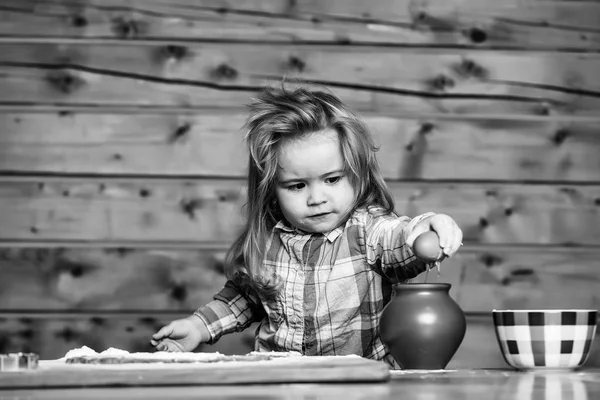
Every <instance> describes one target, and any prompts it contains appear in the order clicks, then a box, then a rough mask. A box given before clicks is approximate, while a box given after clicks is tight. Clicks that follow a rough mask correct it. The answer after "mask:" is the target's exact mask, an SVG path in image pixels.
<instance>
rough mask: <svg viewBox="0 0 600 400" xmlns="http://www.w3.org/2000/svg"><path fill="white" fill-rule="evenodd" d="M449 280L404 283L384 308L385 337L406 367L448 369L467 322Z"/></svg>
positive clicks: (382, 323) (381, 325) (387, 343)
mask: <svg viewBox="0 0 600 400" xmlns="http://www.w3.org/2000/svg"><path fill="white" fill-rule="evenodd" d="M450 287H451V285H450V284H449V283H404V284H397V285H395V286H394V295H393V296H392V298H391V300H390V302H389V303H388V304H387V305H386V307H385V308H384V310H383V313H382V316H381V321H380V325H379V328H380V333H381V340H382V341H383V342H384V343H385V344H386V345H387V346H388V348H389V350H390V352H391V354H392V356H393V357H394V359H395V360H396V361H397V362H398V364H400V366H401V367H402V368H403V369H427V370H434V369H444V368H445V367H446V365H447V364H448V362H449V361H450V359H451V358H452V357H453V356H454V353H455V352H456V350H457V349H458V347H459V346H460V344H461V343H462V340H463V338H464V336H465V332H466V328H467V323H466V320H465V315H464V313H463V311H462V310H461V308H460V307H459V306H458V304H457V303H456V302H455V301H454V300H453V299H452V297H450V294H449V291H450Z"/></svg>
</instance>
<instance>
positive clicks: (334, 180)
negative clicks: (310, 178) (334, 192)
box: [325, 175, 342, 183]
mask: <svg viewBox="0 0 600 400" xmlns="http://www.w3.org/2000/svg"><path fill="white" fill-rule="evenodd" d="M340 179H342V176H341V175H340V176H330V177H329V178H327V179H325V182H327V183H338V182H339V181H340Z"/></svg>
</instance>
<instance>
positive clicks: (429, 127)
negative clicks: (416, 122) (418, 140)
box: [419, 122, 435, 135]
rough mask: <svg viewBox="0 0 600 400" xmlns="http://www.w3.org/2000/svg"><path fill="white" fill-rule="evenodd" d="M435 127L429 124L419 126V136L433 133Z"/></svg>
mask: <svg viewBox="0 0 600 400" xmlns="http://www.w3.org/2000/svg"><path fill="white" fill-rule="evenodd" d="M434 128H435V125H434V124H433V123H431V122H424V123H422V124H421V128H420V129H419V134H420V135H427V134H429V133H431V132H432V131H433V129H434Z"/></svg>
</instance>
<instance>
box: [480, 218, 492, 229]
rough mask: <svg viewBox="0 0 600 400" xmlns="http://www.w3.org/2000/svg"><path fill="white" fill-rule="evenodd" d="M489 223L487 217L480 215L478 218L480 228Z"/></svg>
mask: <svg viewBox="0 0 600 400" xmlns="http://www.w3.org/2000/svg"><path fill="white" fill-rule="evenodd" d="M489 225H490V221H488V220H487V218H484V217H481V218H479V226H480V227H481V229H485V228H487V227H488V226H489Z"/></svg>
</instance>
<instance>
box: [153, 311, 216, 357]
mask: <svg viewBox="0 0 600 400" xmlns="http://www.w3.org/2000/svg"><path fill="white" fill-rule="evenodd" d="M207 338H208V332H207V331H206V327H205V326H204V323H203V322H202V321H201V320H200V318H199V317H197V316H195V315H190V316H189V317H186V318H182V319H178V320H175V321H172V322H171V323H170V324H168V325H166V326H163V327H162V328H160V330H159V331H158V332H156V333H155V334H154V335H152V340H150V344H152V346H154V347H156V349H157V350H158V351H170V352H182V351H192V350H194V349H195V348H196V347H198V345H199V344H200V343H202V342H203V341H206V340H207Z"/></svg>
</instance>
